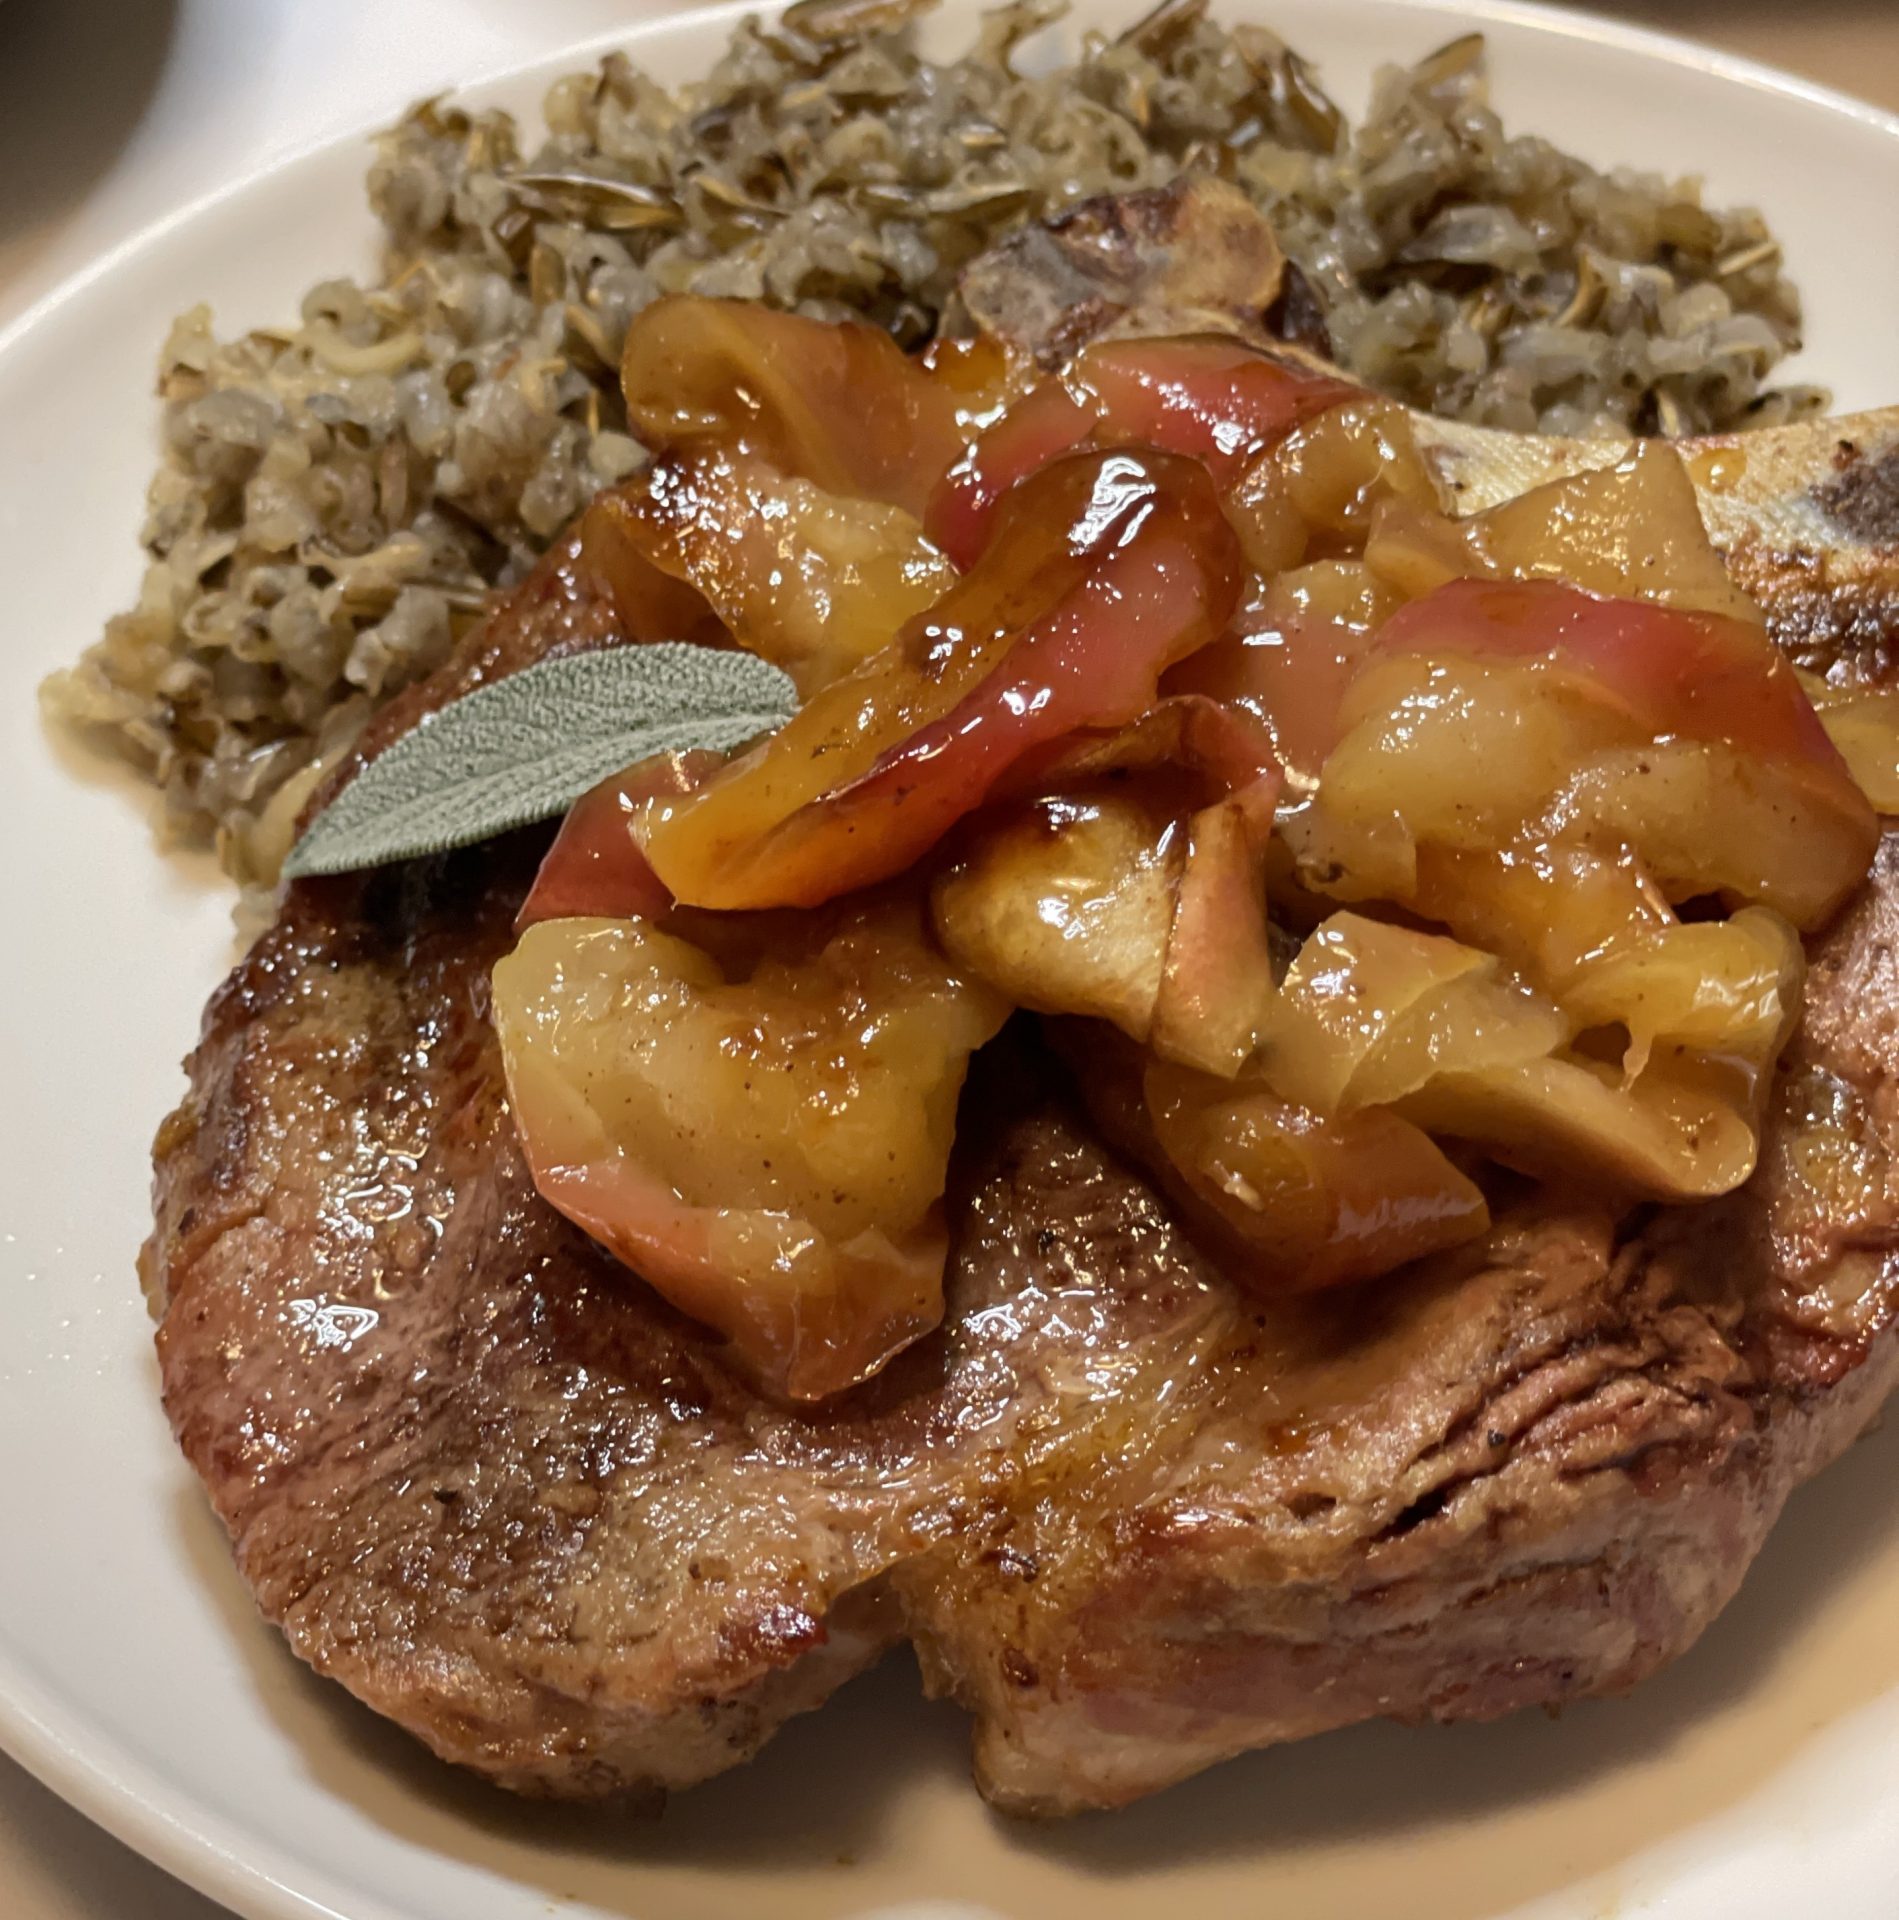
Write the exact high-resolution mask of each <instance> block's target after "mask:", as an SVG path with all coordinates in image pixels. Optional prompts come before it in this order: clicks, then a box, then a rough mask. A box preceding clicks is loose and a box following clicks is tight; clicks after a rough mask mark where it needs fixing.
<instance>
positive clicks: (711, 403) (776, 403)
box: [620, 294, 966, 516]
mask: <svg viewBox="0 0 1899 1920" xmlns="http://www.w3.org/2000/svg"><path fill="white" fill-rule="evenodd" d="M620 385H621V390H622V391H623V392H624V394H625V396H626V411H627V420H628V423H629V425H630V426H631V427H632V429H633V431H634V432H635V433H636V434H638V435H639V437H640V438H641V439H642V440H643V441H644V442H645V443H646V444H647V446H649V447H651V448H653V449H655V450H656V451H666V450H671V449H674V448H681V447H695V446H700V445H703V444H705V443H707V442H713V443H716V444H717V445H718V446H721V447H724V448H727V449H730V448H733V447H742V448H744V449H745V450H746V451H748V452H750V453H754V454H757V455H759V456H760V457H761V458H763V459H764V460H767V461H769V462H770V464H771V465H772V466H774V467H776V468H777V469H778V470H779V471H780V472H782V473H788V474H792V475H795V476H796V477H798V478H799V479H803V480H809V481H810V482H812V484H813V485H815V486H819V487H822V488H824V489H825V490H826V491H827V492H829V493H838V494H846V495H853V496H856V497H858V498H861V499H865V500H881V501H884V502H886V503H888V504H889V505H891V506H896V507H901V508H903V509H904V511H905V512H907V513H911V514H915V515H919V516H920V515H921V514H922V512H923V510H924V507H925V506H926V505H927V504H928V501H929V498H930V493H931V491H932V489H933V488H934V486H935V484H936V482H937V480H938V478H939V477H940V476H941V475H942V474H943V472H944V471H945V470H946V469H947V468H948V467H949V465H950V463H951V462H952V461H953V460H955V459H957V458H958V457H959V456H960V455H961V453H962V451H963V446H964V441H965V438H966V433H965V426H964V420H965V417H966V396H964V395H962V394H960V393H959V392H958V391H957V387H956V384H955V383H954V382H953V381H949V380H943V379H937V378H933V377H932V375H931V372H930V370H929V368H928V367H927V366H925V365H924V364H923V363H922V362H921V361H919V360H913V359H911V358H910V357H909V356H908V355H906V354H905V353H904V351H903V349H902V348H901V347H899V346H898V345H897V343H896V342H895V341H894V340H893V339H891V337H890V336H889V334H887V333H886V332H884V330H883V329H882V328H881V327H875V326H871V325H870V324H869V323H868V322H865V321H859V320H840V321H825V320H807V319H805V318H803V317H802V316H801V315H798V314H794V313H779V312H776V311H774V310H773V309H772V308H770V307H767V306H764V305H762V304H761V303H760V302H758V301H756V300H712V299H705V298H702V297H700V296H698V295H692V294H673V295H669V296H668V297H667V298H665V299H662V300H655V301H654V302H653V304H652V305H651V306H649V307H646V308H643V309H642V310H641V311H640V312H639V313H638V314H636V315H635V316H634V318H633V321H632V324H631V325H630V326H629V327H628V328H627V333H626V347H625V350H624V353H623V354H622V357H621V362H620Z"/></svg>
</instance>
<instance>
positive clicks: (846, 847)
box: [646, 453, 1240, 909]
mask: <svg viewBox="0 0 1899 1920" xmlns="http://www.w3.org/2000/svg"><path fill="white" fill-rule="evenodd" d="M1239 584H1240V568H1239V559H1238V554H1237V550H1236V547H1235V544H1234V541H1233V536H1232V534H1231V532H1230V531H1229V530H1228V528H1227V525H1226V522H1225V520H1224V519H1223V518H1222V517H1221V515H1220V509H1219V503H1218V502H1217V500H1216V499H1215V498H1214V496H1213V492H1212V487H1211V483H1210V482H1209V481H1208V479H1207V477H1206V474H1205V472H1204V470H1203V469H1202V468H1200V467H1199V466H1197V465H1196V464H1194V463H1193V462H1191V461H1187V460H1181V459H1177V458H1174V457H1173V456H1171V455H1167V454H1144V455H1139V456H1137V455H1134V454H1127V453H1099V454H1077V455H1072V456H1070V457H1068V458H1065V459H1063V460H1059V461H1057V462H1055V463H1054V464H1053V465H1051V466H1048V467H1045V468H1043V469H1042V470H1041V472H1039V473H1038V474H1036V475H1035V476H1034V477H1033V478H1032V479H1030V480H1028V481H1026V482H1025V483H1024V484H1023V485H1022V486H1021V487H1020V488H1018V489H1017V490H1016V491H1015V492H1013V493H1012V494H1011V495H1010V496H1009V501H1008V505H1007V509H1006V511H1005V512H1004V514H1003V516H1002V519H1001V523H1000V525H999V527H998V530H997V533H996V536H995V539H994V540H993V541H992V543H991V544H990V546H989V548H988V549H987V550H986V551H985V553H984V555H983V559H982V562H981V564H980V565H979V566H977V567H976V568H975V569H974V570H973V571H972V572H970V573H968V574H966V575H964V576H963V578H962V579H960V580H959V581H958V582H957V583H956V585H955V586H954V587H952V588H951V589H950V591H949V592H948V593H947V594H945V595H944V596H943V598H942V599H941V600H939V601H938V602H937V603H936V605H935V606H933V607H932V608H930V609H929V610H928V611H927V612H926V613H923V614H920V615H918V616H917V617H916V618H915V619H913V620H912V621H911V622H910V623H909V624H908V625H907V626H906V627H905V628H904V629H903V631H902V632H901V633H900V634H899V636H898V637H897V639H896V640H895V641H894V642H893V643H892V644H891V645H890V646H888V647H886V648H885V649H884V650H883V651H882V652H880V653H878V654H875V655H873V656H872V657H871V658H870V659H869V660H867V661H865V662H864V664H863V665H862V666H861V667H858V668H857V669H855V670H854V671H853V672H851V673H848V674H845V675H844V676H843V677H842V678H840V679H838V680H835V681H833V682H832V683H831V684H830V685H829V686H827V687H824V688H823V689H821V690H820V691H819V692H818V693H817V694H815V695H814V696H813V697H812V698H811V699H810V700H808V701H807V702H806V703H805V705H804V706H803V708H801V709H800V711H799V712H798V713H797V714H796V715H795V716H794V717H793V718H792V719H791V720H790V721H789V722H788V723H787V724H786V725H785V726H784V727H783V728H782V729H781V730H780V731H779V732H778V733H777V734H776V735H775V736H774V737H773V738H772V739H771V740H769V741H767V742H766V743H764V745H762V746H761V747H759V748H757V749H755V750H754V751H753V752H751V753H749V754H747V755H745V756H743V757H742V758H741V759H739V760H736V761H734V762H733V763H732V764H731V765H730V766H729V767H727V768H726V769H725V770H724V771H723V772H722V773H721V774H720V775H719V776H718V777H717V778H716V779H714V780H712V781H710V782H708V783H707V785H706V786H705V787H704V788H702V789H701V790H700V791H699V792H698V793H696V794H694V795H692V796H690V797H689V798H687V799H685V800H682V801H680V802H678V803H676V804H673V805H671V806H669V807H666V808H663V809H661V810H658V811H656V812H655V813H654V815H653V817H652V821H651V824H650V826H649V828H648V831H647V835H646V852H647V857H648V858H649V859H650V860H651V862H652V864H653V868H654V870H655V872H657V873H658V875H659V877H660V878H661V880H663V881H664V882H665V883H666V885H667V886H668V887H669V888H670V889H671V890H672V892H673V894H674V895H675V896H676V897H677V898H678V899H680V900H683V901H686V902H688V903H690V904H693V905H697V906H707V907H719V908H727V909H730V908H744V907H768V906H809V905H814V904H816V903H818V902H821V901H824V900H829V899H833V898H836V897H837V896H838V895H840V894H844V893H847V892H850V891H851V890H853V889H854V888H857V887H861V886H866V885H869V884H872V883H874V882H876V881H878V880H882V879H885V878H888V877H889V876H890V875H892V874H896V873H901V872H902V871H903V870H904V869H905V868H906V867H908V866H909V865H910V864H911V863H912V862H913V861H914V860H915V859H917V857H918V856H919V855H921V854H923V853H925V852H927V851H928V850H929V849H930V848H931V847H933V846H934V845H935V844H936V843H937V842H938V841H939V840H940V839H941V838H942V837H943V835H944V834H945V833H946V832H948V830H949V829H950V828H951V827H952V826H953V825H954V824H955V823H956V822H957V821H958V820H959V819H961V818H962V817H963V816H964V815H965V814H967V813H969V812H971V811H973V810H974V809H975V808H976V807H977V806H979V805H980V804H981V803H982V802H983V800H984V799H985V798H987V796H988V795H989V793H990V791H991V790H992V789H993V788H994V787H996V785H997V784H998V783H999V782H1001V781H1002V780H1003V779H1005V778H1006V777H1007V776H1008V775H1009V774H1010V773H1011V772H1012V771H1013V770H1015V769H1016V768H1017V767H1018V766H1019V765H1020V764H1021V763H1022V762H1023V761H1024V760H1025V759H1026V758H1028V757H1029V756H1030V755H1032V754H1035V753H1038V752H1046V751H1047V750H1048V749H1050V748H1052V747H1053V746H1055V745H1056V744H1057V743H1059V742H1060V741H1062V740H1063V739H1065V738H1066V737H1067V736H1069V735H1070V734H1072V733H1074V732H1076V731H1077V730H1080V729H1086V728H1104V727H1105V728H1112V727H1119V726H1122V725H1125V724H1127V723H1129V722H1132V721H1134V720H1137V719H1139V718H1140V717H1141V716H1142V714H1144V713H1145V712H1146V711H1147V709H1148V708H1149V707H1150V706H1151V705H1152V704H1153V702H1154V700H1155V698H1156V695H1157V685H1158V682H1159V679H1160V676H1161V674H1162V673H1163V672H1164V671H1165V670H1166V669H1167V668H1168V667H1169V666H1171V665H1172V664H1173V663H1174V662H1175V661H1176V660H1179V659H1183V658H1185V657H1186V655H1188V654H1190V653H1192V652H1194V651H1196V650H1197V649H1198V648H1199V647H1201V646H1203V645H1205V643H1206V642H1207V641H1208V640H1210V639H1211V638H1212V637H1213V636H1214V634H1216V633H1217V632H1218V631H1219V630H1220V628H1221V627H1222V626H1223V625H1224V624H1225V622H1226V620H1227V619H1228V617H1229V616H1230V614H1231V613H1232V610H1233V605H1234V602H1235V600H1236V598H1237V597H1238V593H1239Z"/></svg>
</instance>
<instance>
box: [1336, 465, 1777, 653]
mask: <svg viewBox="0 0 1899 1920" xmlns="http://www.w3.org/2000/svg"><path fill="white" fill-rule="evenodd" d="M1389 497H1390V496H1387V498H1389ZM1365 559H1366V564H1367V565H1369V566H1370V567H1371V569H1372V571H1373V572H1374V573H1376V574H1378V575H1379V576H1380V577H1381V578H1383V579H1385V580H1387V581H1388V582H1389V583H1390V584H1391V585H1392V586H1393V587H1395V588H1397V589H1398V590H1400V591H1401V592H1403V593H1404V594H1405V595H1406V597H1407V598H1412V599H1415V598H1418V597H1420V596H1421V595H1424V594H1427V593H1430V592H1431V591H1433V590H1434V589H1435V588H1437V587H1440V586H1442V585H1443V584H1444V583H1445V582H1446V581H1448V580H1453V579H1459V578H1463V577H1466V576H1472V575H1479V576H1489V577H1492V578H1496V579H1511V580H1555V581H1561V582H1564V583H1565V584H1567V585H1569V586H1572V587H1580V588H1583V589H1584V590H1585V591H1587V592H1589V593H1597V594H1607V595H1613V596H1617V597H1621V598H1628V599H1642V600H1652V601H1656V602H1659V603H1660V604H1662V605H1664V606H1671V607H1680V608H1682V609H1684V610H1685V611H1688V612H1691V613H1712V614H1719V615H1721V616H1723V617H1725V618H1727V619H1732V620H1740V621H1743V622H1745V623H1746V624H1748V625H1750V626H1753V627H1759V626H1760V625H1761V613H1760V609H1759V608H1758V607H1757V606H1755V604H1754V602H1753V601H1752V600H1750V599H1749V598H1748V596H1747V595H1746V594H1745V593H1743V592H1742V591H1741V589H1740V588H1739V587H1737V586H1736V585H1735V584H1734V581H1733V579H1732V578H1731V577H1730V575H1729V573H1728V570H1727V566H1726V563H1725V562H1724V561H1723V560H1722V558H1721V556H1720V554H1719V553H1718V552H1716V550H1715V546H1714V543H1713V541H1711V540H1710V539H1709V538H1708V532H1707V528H1706V527H1705V526H1704V525H1703V523H1702V519H1701V507H1700V504H1699V502H1698V501H1697V500H1696V498H1695V489H1694V482H1693V481H1692V480H1690V479H1689V477H1688V470H1687V468H1686V467H1684V466H1683V465H1682V461H1681V456H1680V454H1678V453H1677V452H1676V451H1675V449H1674V448H1673V447H1671V446H1669V445H1668V444H1667V443H1666V442H1664V441H1660V440H1641V441H1638V442H1636V444H1635V446H1634V447H1633V448H1632V449H1631V450H1630V452H1629V453H1628V455H1627V456H1626V457H1625V458H1624V459H1622V460H1620V461H1619V462H1617V463H1616V465H1614V466H1611V467H1603V468H1599V469H1597V470H1596V471H1594V472H1590V473H1579V474H1572V475H1569V476H1568V477H1567V478H1565V479H1561V480H1553V481H1551V482H1549V483H1548V484H1547V485H1545V486H1540V487H1532V488H1531V489H1530V491H1529V492H1527V493H1524V494H1520V495H1519V496H1518V497H1517V498H1516V499H1514V500H1508V501H1505V502H1504V503H1503V504H1502V505H1501V506H1496V507H1492V508H1490V509H1489V510H1488V511H1487V512H1484V513H1476V514H1471V515H1469V516H1468V517H1467V518H1464V519H1460V520H1451V519H1447V518H1446V517H1444V516H1443V515H1441V514H1439V513H1436V512H1435V511H1433V505H1432V502H1431V501H1429V500H1428V499H1426V498H1425V497H1423V496H1422V495H1421V494H1419V493H1417V492H1415V491H1412V492H1406V493H1404V494H1403V495H1401V496H1400V498H1399V501H1398V503H1397V504H1390V505H1383V504H1381V506H1380V508H1379V511H1378V513H1377V516H1376V520H1375V524H1373V526H1372V529H1371V538H1370V541H1369V543H1368V545H1367V547H1366V553H1365Z"/></svg>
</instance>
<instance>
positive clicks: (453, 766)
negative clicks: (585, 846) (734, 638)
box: [283, 641, 798, 880]
mask: <svg viewBox="0 0 1899 1920" xmlns="http://www.w3.org/2000/svg"><path fill="white" fill-rule="evenodd" d="M797 704H798V696H797V691H796V689H795V688H794V687H793V685H792V683H791V679H790V676H789V675H787V674H785V673H782V672H780V671H779V669H778V668H776V667H774V666H772V665H770V664H769V662H767V661H764V660H758V659H755V658H754V657H753V656H752V655H751V654H749V653H727V652H724V651H721V650H719V649H717V648H713V647H693V646H686V645H683V644H681V643H678V642H673V641H666V642H661V643H660V644H658V645H655V646H643V647H607V648H603V649H601V650H600V651H599V652H597V653H582V654H575V655H572V656H571V657H569V658H567V659H562V660H542V661H539V662H537V663H536V664H535V665H533V666H531V667H523V668H522V669H521V670H520V671H519V672H517V673H511V674H509V675H508V676H507V678H506V679H504V680H497V681H495V682H494V683H493V684H492V685H490V686H485V687H477V688H476V689H475V691H474V692H473V693H469V694H464V695H463V696H462V698H461V699H459V700H453V701H451V702H450V703H449V704H448V705H447V706H445V707H441V708H438V709H437V710H436V711H435V712H434V713H432V714H430V715H429V716H428V718H427V719H425V720H424V721H422V722H421V724H420V725H419V726H417V727H416V728H415V729H414V730H413V731H412V732H410V733H406V734H404V735H403V736H402V738H401V739H399V740H398V741H396V742H395V743H394V745H392V746H390V747H389V748H387V749H386V750H385V751H384V752H382V753H380V754H378V755H377V757H376V758H375V759H374V760H372V761H371V762H370V763H369V765H368V766H366V767H365V768H364V769H363V770H362V772H361V773H359V774H358V775H357V776H356V778H355V779H354V780H352V781H351V782H350V783H349V785H348V786H346V787H345V788H344V789H343V791H342V792H341V793H339V794H338V795H337V796H336V798H335V799H334V800H333V801H331V802H330V804H329V805H328V806H327V807H326V808H324V810H323V811H322V812H321V813H320V814H318V815H317V817H316V818H315V819H314V820H313V821H311V823H310V825H309V827H308V829H307V830H306V831H305V833H304V835H303V837H302V839H300V840H299V841H298V842H297V844H296V845H295V846H294V847H293V848H292V849H291V850H290V857H289V858H288V859H287V860H286V861H285V862H284V867H283V871H284V877H285V878H286V879H291V880H295V879H300V878H302V877H304V876H305V875H309V874H319V873H347V872H349V871H351V870H353V869H355V868H358V867H379V866H383V865H386V864H387V863H388V862H389V861H392V860H412V859H415V858H417V857H419V856H420V855H422V854H429V853H446V852H447V851H448V849H449V848H451V847H467V846H473V845H474V844H475V843H476V842H477V841H480V840H487V839H491V838H492V837H493V836H494V835H496V834H498V833H505V832H507V831H508V829H509V828H511V827H524V826H526V825H527V824H528V823H529V822H530V821H534V820H546V819H550V818H551V817H552V816H553V815H555V814H558V813H564V812H565V811H566V810H567V808H568V807H569V806H571V805H572V804H573V802H574V801H576V800H578V799H579V798H580V796H581V795H582V794H583V793H585V792H586V791H587V789H588V788H589V787H592V786H596V785H598V784H599V782H601V781H602V780H604V779H605V778H606V777H607V775H608V774H610V773H617V772H618V771H619V770H620V768H622V767H626V766H631V765H632V763H633V762H634V761H636V760H644V759H645V758H646V757H647V756H648V755H649V754H654V753H674V752H680V751H683V750H684V749H686V748H689V747H710V748H713V749H715V750H717V751H721V752H723V751H725V750H727V749H729V748H732V747H736V746H738V745H739V744H740V743H741V742H742V741H745V740H749V739H751V738H752V737H753V736H754V735H755V734H760V733H769V732H771V731H772V730H773V729H774V728H777V727H780V726H782V725H783V724H784V723H785V721H786V720H788V719H789V718H790V717H791V715H792V713H793V712H794V710H795V709H796V707H797Z"/></svg>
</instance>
